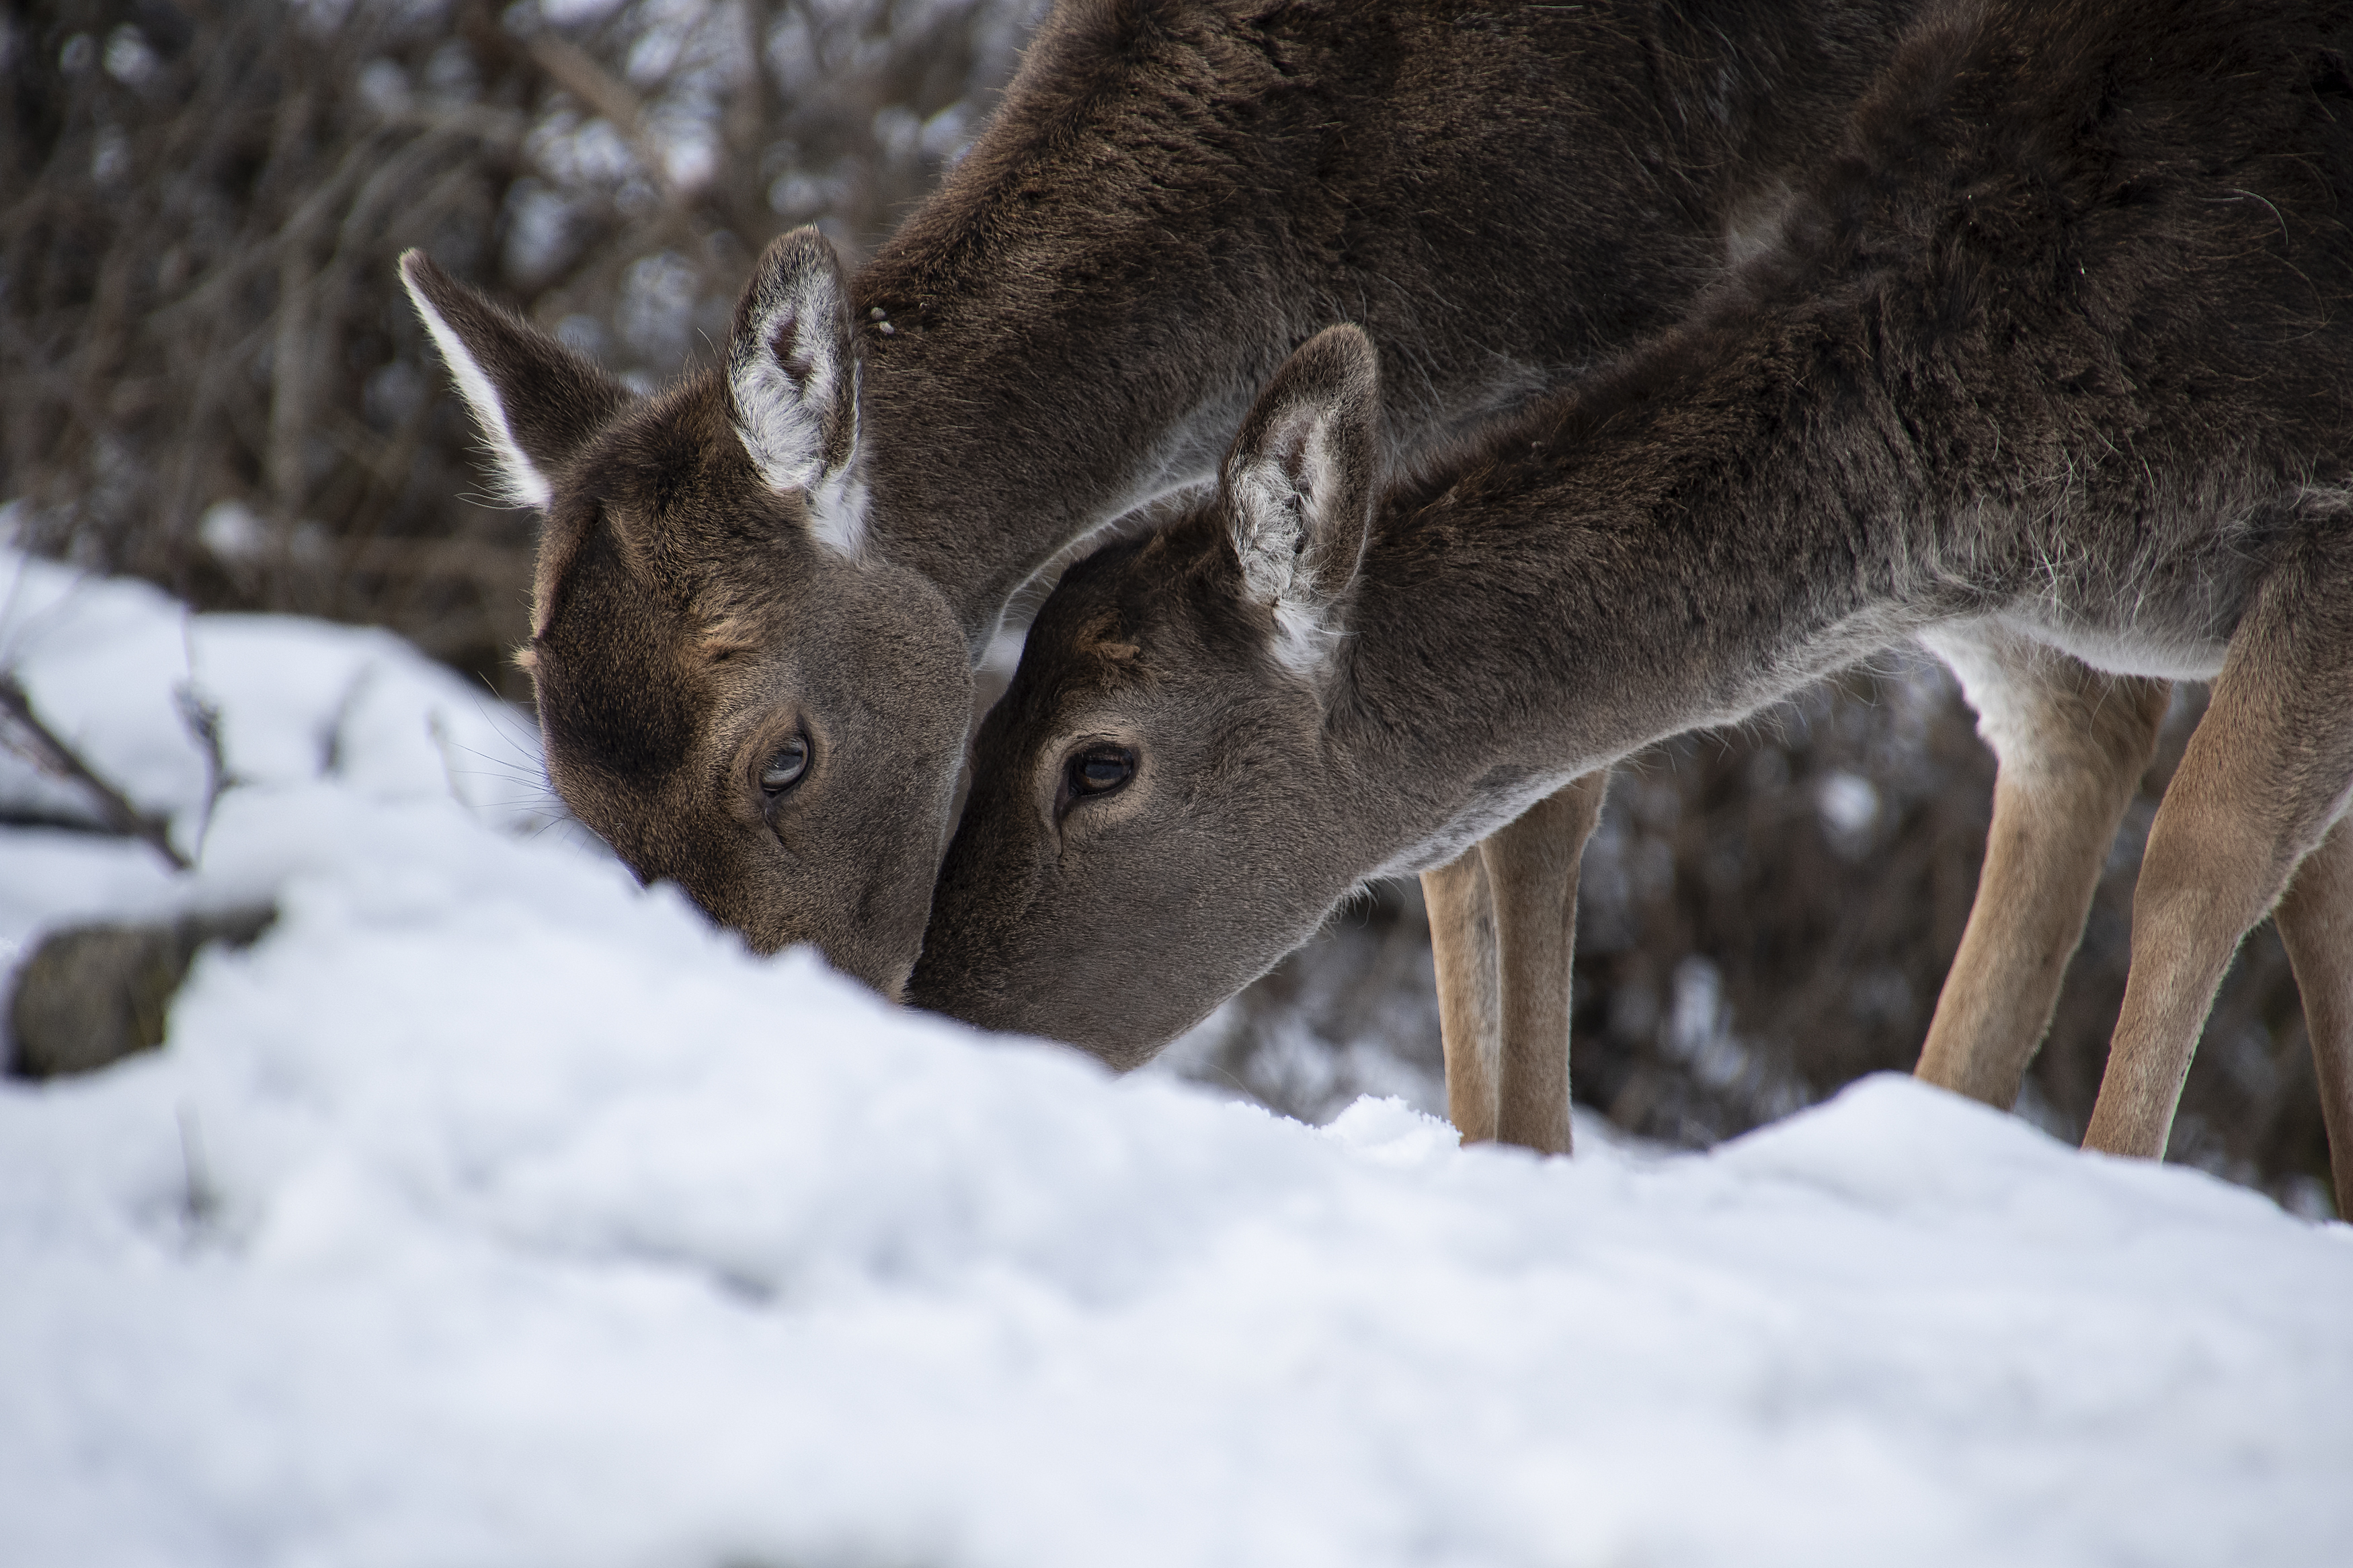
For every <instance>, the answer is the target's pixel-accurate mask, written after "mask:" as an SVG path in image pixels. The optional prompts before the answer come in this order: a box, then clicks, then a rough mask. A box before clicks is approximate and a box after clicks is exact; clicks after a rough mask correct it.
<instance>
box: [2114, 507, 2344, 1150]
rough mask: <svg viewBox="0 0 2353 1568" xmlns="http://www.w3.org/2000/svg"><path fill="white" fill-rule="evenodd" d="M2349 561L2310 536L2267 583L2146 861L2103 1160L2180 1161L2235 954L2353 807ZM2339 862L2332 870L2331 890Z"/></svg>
mask: <svg viewBox="0 0 2353 1568" xmlns="http://www.w3.org/2000/svg"><path fill="white" fill-rule="evenodd" d="M2346 553H2348V551H2347V549H2346V543H2345V542H2339V541H2338V540H2336V539H2334V538H2332V537H2331V536H2330V535H2329V534H2327V533H2315V534H2312V535H2308V536H2307V537H2306V539H2305V540H2304V541H2303V542H2301V545H2300V547H2299V548H2298V549H2297V550H2296V551H2295V553H2294V554H2293V555H2291V556H2290V557H2289V558H2288V559H2286V560H2284V561H2283V562H2282V563H2280V565H2279V566H2278V567H2276V568H2275V569H2274V571H2273V573H2272V574H2271V575H2270V576H2269V577H2268V578H2266V579H2265V580H2264V582H2263V586H2262V587H2261V589H2259V590H2258V591H2257V593H2256V595H2255V598H2254V603H2253V605H2252V606H2250V608H2249V609H2248V611H2247V614H2246V615H2245V616H2244V617H2243V618H2242V620H2241V621H2240V623H2239V629H2238V631H2237V632H2236V633H2235V634H2234V635H2233V636H2232V638H2231V647H2230V651H2229V652H2228V653H2227V654H2226V655H2225V656H2224V658H2223V660H2222V673H2221V675H2220V676H2218V677H2216V679H2215V681H2214V697H2213V701H2212V703H2211V705H2210V706H2209V707H2208V709H2207V710H2206V716H2205V718H2204V719H2203V720H2202V721H2200V723H2199V726H2198V731H2197V732H2196V733H2195V734H2193V735H2191V736H2190V738H2189V750H2188V752H2186V753H2185V754H2184V755H2183V757H2182V760H2181V766H2180V768H2179V770H2178V771H2176V773H2174V775H2173V784H2172V786H2171V787H2170V788H2168V790H2167V791H2166V795H2165V802H2164V804H2163V805H2160V806H2159V807H2158V813H2157V821H2156V822H2155V823H2154V824H2153V825H2152V826H2151V827H2150V829H2149V836H2148V851H2147V854H2146V855H2144V856H2143V857H2142V858H2141V870H2140V880H2139V882H2138V883H2137V885H2136V887H2135V888H2134V890H2133V931H2132V970H2131V973H2129V974H2128V975H2127V976H2126V981H2125V1001H2124V1009H2123V1012H2122V1014H2121V1015H2120V1016H2118V1018H2117V1019H2116V1035H2115V1037H2113V1038H2112V1039H2111V1041H2110V1042H2109V1046H2108V1066H2107V1071H2106V1073H2105V1075H2104V1076H2103V1077H2102V1079H2101V1080H2100V1098H2099V1100H2098V1101H2097V1103H2095V1104H2094V1106H2093V1108H2092V1122H2091V1127H2090V1129H2089V1130H2088V1131H2086V1132H2085V1134H2084V1147H2085V1148H2087V1149H2098V1150H2102V1151H2104V1152H2108V1153H2113V1154H2138V1155H2142V1156H2144V1157H2147V1158H2149V1159H2156V1158H2158V1157H2159V1156H2161V1155H2162V1154H2163V1153H2164V1152H2165V1144H2166V1139H2167V1137H2168V1135H2169V1134H2170V1133H2171V1131H2172V1130H2173V1112H2174V1108H2175V1105H2176V1104H2177V1102H2178V1101H2179V1099H2180V1095H2181V1080H2182V1079H2183V1077H2184V1076H2185V1075H2186V1074H2187V1073H2188V1072H2189V1058H2190V1055H2191V1053H2192V1052H2193V1051H2195V1050H2196V1049H2197V1046H2198V1036H2199V1034H2200V1030H2201V1029H2202V1028H2203V1026H2204V1025H2205V1021H2206V1014H2207V1011H2208V1009H2209V1008H2211V1006H2212V1005H2213V1000H2214V990H2215V987H2216V986H2217V985H2219V984H2221V979H2222V972H2223V970H2224V969H2225V968H2227V967H2228V966H2229V964H2230V962H2231V955H2232V953H2233V952H2236V951H2237V949H2238V945H2239V941H2240V939H2241V938H2242V937H2243V936H2244V935H2245V934H2246V932H2247V929H2248V928H2249V927H2250V926H2252V925H2253V924H2254V923H2255V921H2258V920H2261V919H2262V918H2263V915H2264V914H2265V913H2266V912H2267V911H2269V910H2270V909H2271V908H2272V906H2273V905H2274V903H2275V902H2277V900H2279V897H2280V895H2281V893H2283V892H2284V891H2285V890H2286V889H2287V885H2288V880H2289V878H2290V877H2291V876H2292V875H2293V873H2294V872H2295V868H2296V865H2297V863H2298V862H2299V861H2301V860H2303V859H2304V858H2305V857H2306V855H2307V854H2308V853H2309V852H2311V851H2312V850H2313V849H2314V848H2316V847H2318V846H2319V844H2320V842H2321V840H2322V839H2323V838H2324V837H2327V833H2328V830H2329V827H2330V825H2331V824H2332V823H2333V822H2334V821H2335V820H2336V819H2337V817H2338V816H2340V815H2342V813H2343V811H2344V808H2345V802H2346V794H2347V787H2348V781H2353V705H2348V703H2347V701H2346V700H2345V699H2346V693H2347V692H2348V690H2353V569H2348V568H2353V563H2348V562H2347V561H2346V560H2345V559H2344V555H2345V554H2346ZM2330 864H2332V862H2329V861H2324V862H2323V864H2322V867H2321V868H2318V869H2317V871H2316V874H2317V875H2320V876H2321V877H2322V879H2323V880H2322V882H2321V883H2320V884H2316V887H2320V886H2325V885H2326V881H2327V868H2328V867H2329V865H2330ZM2319 897H2320V895H2319V894H2318V892H2316V894H2315V898H2316V899H2319ZM2323 901H2325V900H2323ZM2324 994H2326V992H2325V988H2324Z"/></svg>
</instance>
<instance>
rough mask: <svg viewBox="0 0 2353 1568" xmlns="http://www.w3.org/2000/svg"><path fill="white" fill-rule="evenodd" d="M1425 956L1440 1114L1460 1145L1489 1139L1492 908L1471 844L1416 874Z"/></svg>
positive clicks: (1499, 1013) (1496, 1024) (1495, 1020)
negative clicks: (1441, 1064)
mask: <svg viewBox="0 0 2353 1568" xmlns="http://www.w3.org/2000/svg"><path fill="white" fill-rule="evenodd" d="M1421 900H1422V902H1423V904H1424V905H1426V906H1427V907H1428V909H1429V910H1430V958H1431V959H1432V961H1433V962H1434V963H1435V966H1436V968H1437V971H1438V1032H1439V1037H1440V1043H1441V1044H1442V1045H1443V1047H1445V1051H1446V1114H1447V1117H1448V1119H1449V1120H1451V1121H1452V1122H1453V1123H1454V1130H1455V1131H1458V1132H1460V1133H1461V1134H1462V1142H1465V1143H1477V1142H1486V1141H1490V1140H1492V1139H1493V1137H1494V1136H1495V1108H1496V1081H1495V1066H1496V1058H1497V1039H1498V1036H1499V1033H1500V1031H1501V1029H1502V1027H1503V1009H1502V1005H1501V1004H1500V1002H1499V1000H1498V998H1497V996H1496V994H1495V987H1496V976H1495V905H1494V900H1493V899H1492V898H1491V897H1490V896H1489V894H1488V888H1487V867H1486V863H1485V861H1484V860H1483V859H1482V858H1481V857H1480V853H1479V846H1477V845H1476V844H1473V845H1472V847H1470V848H1468V849H1465V850H1464V851H1463V852H1462V853H1461V855H1459V856H1457V857H1456V858H1454V859H1452V860H1451V861H1449V862H1448V863H1447V864H1445V865H1443V866H1440V867H1439V868H1437V869H1435V870H1431V871H1424V872H1423V873H1422V874H1421Z"/></svg>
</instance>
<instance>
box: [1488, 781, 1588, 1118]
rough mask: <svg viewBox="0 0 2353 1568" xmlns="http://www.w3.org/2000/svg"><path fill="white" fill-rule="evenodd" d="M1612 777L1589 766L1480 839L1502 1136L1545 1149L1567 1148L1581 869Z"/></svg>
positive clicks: (1498, 1113)
mask: <svg viewBox="0 0 2353 1568" xmlns="http://www.w3.org/2000/svg"><path fill="white" fill-rule="evenodd" d="M1608 791H1609V773H1607V772H1606V771H1605V772H1601V773H1588V774H1587V775H1586V776H1585V777H1583V778H1581V779H1578V780H1577V781H1576V782H1575V783H1573V784H1569V785H1568V786H1567V787H1566V788H1565V789H1562V790H1561V791H1560V792H1559V793H1557V794H1556V795H1552V796H1550V797H1549V798H1547V799H1546V800H1542V801H1539V802H1537V803H1536V804H1535V805H1533V806H1531V807H1529V808H1528V810H1527V812H1526V813H1525V815H1524V816H1521V817H1520V818H1519V819H1518V820H1517V821H1515V822H1514V823H1512V824H1511V825H1510V826H1505V827H1501V828H1498V829H1496V831H1495V832H1493V833H1492V834H1490V835H1488V837H1487V839H1486V841H1485V842H1484V843H1482V844H1481V845H1480V846H1479V853H1480V857H1481V858H1482V859H1483V860H1484V861H1485V863H1486V867H1487V885H1488V888H1489V889H1490V891H1491V893H1492V895H1493V900H1494V905H1495V938H1496V947H1495V958H1496V963H1495V970H1496V977H1497V981H1498V984H1499V985H1500V987H1501V989H1502V993H1503V1016H1502V1030H1501V1046H1502V1049H1501V1052H1500V1054H1501V1057H1502V1058H1503V1060H1502V1067H1503V1070H1502V1072H1501V1074H1500V1075H1499V1082H1498V1086H1497V1087H1498V1091H1499V1092H1498V1096H1497V1100H1498V1110H1497V1116H1496V1121H1495V1137H1496V1139H1497V1140H1498V1141H1499V1142H1504V1143H1517V1144H1521V1145H1523V1146H1524V1147H1526V1148H1530V1149H1534V1150H1535V1151H1537V1152H1539V1153H1545V1154H1566V1153H1567V1152H1568V1005H1569V978H1570V977H1569V967H1570V963H1571V961H1572V960H1573V959H1574V957H1575V956H1576V947H1577V862H1578V860H1579V858H1581V857H1582V856H1583V855H1584V853H1585V841H1586V839H1588V837H1591V836H1592V834H1593V825H1594V824H1595V823H1597V822H1599V820H1600V819H1601V802H1602V797H1603V796H1604V795H1606V794H1607V793H1608Z"/></svg>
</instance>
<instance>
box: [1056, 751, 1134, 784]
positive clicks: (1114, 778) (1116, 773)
mask: <svg viewBox="0 0 2353 1568" xmlns="http://www.w3.org/2000/svg"><path fill="white" fill-rule="evenodd" d="M1134 776H1135V753H1134V752H1131V751H1129V750H1128V749H1127V748H1126V747H1125V746H1091V747H1089V748H1088V749H1087V750H1085V751H1083V752H1080V753H1079V754H1078V755H1077V756H1075V757H1072V758H1071V795H1073V796H1074V797H1075V796H1078V795H1109V794H1111V792H1112V791H1113V790H1115V789H1117V788H1119V787H1120V786H1121V785H1122V784H1125V783H1127V781H1128V780H1130V779H1132V778H1134Z"/></svg>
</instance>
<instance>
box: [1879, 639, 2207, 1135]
mask: <svg viewBox="0 0 2353 1568" xmlns="http://www.w3.org/2000/svg"><path fill="white" fill-rule="evenodd" d="M1926 640H1928V646H1929V647H1931V648H1933V649H1934V650H1935V651H1936V653H1937V654H1938V655H1939V656H1940V657H1942V658H1944V660H1945V662H1946V663H1947V664H1948V665H1950V666H1952V668H1953V671H1954V673H1955V674H1957V676H1959V677H1960V680H1961V687H1962V690H1963V691H1964V692H1965V693H1966V695H1967V696H1968V700H1969V704H1970V706H1971V707H1973V708H1975V709H1976V710H1977V711H1978V731H1979V733H1981V734H1982V735H1984V737H1985V739H1986V742H1987V743H1988V744H1989V745H1990V746H1991V747H1992V748H1993V751H1994V755H1995V757H1996V759H1997V760H1998V762H1999V763H2000V772H1999V773H1996V774H1995V777H1994V787H1993V824H1992V826H1991V827H1990V828H1989V830H1988V832H1987V834H1986V854H1985V866H1984V868H1983V869H1982V870H1980V871H1979V872H1978V891H1977V898H1976V900H1974V901H1973V902H1972V903H1971V904H1970V906H1969V920H1968V926H1967V927H1966V928H1965V929H1964V930H1963V931H1962V932H1961V946H1960V951H1959V952H1957V953H1955V954H1954V955H1953V966H1952V968H1951V969H1950V970H1949V971H1947V973H1946V975H1945V988H1944V990H1943V991H1942V992H1941V993H1940V994H1938V995H1937V997H1936V1016H1935V1017H1934V1018H1933V1019H1931V1020H1930V1022H1929V1025H1928V1041H1927V1044H1926V1046H1925V1047H1923V1048H1922V1049H1921V1052H1920V1065H1919V1067H1918V1068H1916V1069H1915V1071H1916V1073H1917V1076H1918V1077H1920V1078H1921V1079H1925V1080H1926V1081H1927V1082H1929V1083H1933V1084H1936V1085H1937V1086H1938V1087H1939V1088H1943V1089H1951V1090H1953V1091H1954V1092H1955V1093H1957V1094H1966V1095H1968V1097H1969V1098H1970V1099H1972V1100H1983V1101H1985V1102H1986V1103H1987V1104H1989V1105H1997V1106H2000V1107H2002V1108H2004V1109H2008V1108H2009V1106H2010V1103H2011V1102H2012V1101H2014V1100H2016V1099H2017V1098H2018V1089H2019V1085H2020V1084H2021V1082H2022V1081H2023V1080H2024V1079H2025V1077H2026V1067H2027V1064H2028V1063H2029V1062H2030V1061H2031V1060H2032V1059H2033V1058H2034V1053H2035V1051H2036V1049H2037V1048H2038V1047H2041V1045H2042V1037H2043V1035H2044V1034H2045V1033H2046V1032H2048V1031H2049V1029H2050V1027H2051V1014H2052V1008H2053V1007H2055V1006H2056V1005H2058V1001H2059V985H2060V982H2061V981H2062V980H2063V979H2064V978H2065V977H2066V973H2067V961H2068V960H2069V959H2070V958H2072V957H2073V956H2074V952H2075V948H2076V946H2077V944H2079V943H2080V942H2082V941H2083V940H2084V920H2085V919H2086V918H2087V917H2088V916H2089V915H2090V913H2091V910H2092V898H2093V895H2094V893H2096V892H2097V891H2098V890H2099V885H2100V870H2101V868H2102V867H2103V866H2104V865H2105V862H2106V860H2107V854H2108V847H2109V845H2110V844H2111V843H2113V842H2114V841H2115V839H2116V825H2117V824H2118V823H2119V822H2121V821H2122V820H2123V819H2124V814H2125V808H2126V806H2128V805H2131V804H2132V799H2133V795H2134V794H2135V793H2136V792H2137V790H2138V788H2139V787H2140V777H2141V774H2142V773H2146V772H2147V770H2148V764H2149V759H2150V758H2151V757H2152V756H2153V755H2154V754H2155V753H2156V751H2157V738H2158V728H2159V727H2160V726H2161V725H2162V724H2163V723H2164V721H2165V709H2166V702H2167V700H2168V697H2169V695H2170V693H2171V688H2170V687H2169V686H2168V683H2167V682H2165V681H2162V680H2143V679H2129V678H2126V677H2121V676H2113V675H2104V674H2102V673H2101V672H2099V671H2098V670H2095V669H2093V668H2090V667H2089V666H2087V665H2084V664H2083V663H2081V662H2079V661H2078V660H2076V659H2074V658H2070V657H2068V656H2067V655H2065V654H2063V653H2059V652H2056V651H2055V650H2052V649H2050V648H2046V647H2040V646H2037V645H2034V644H2031V643H2028V642H2026V641H2024V640H2023V639H2021V638H2017V637H2010V636H2009V635H2007V634H2004V633H2002V632H2000V631H1998V630H1992V629H1978V630H1973V631H1971V632H1968V633H1965V634H1964V633H1951V632H1948V633H1945V634H1942V635H1940V636H1938V637H1934V638H1932V639H1926Z"/></svg>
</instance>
